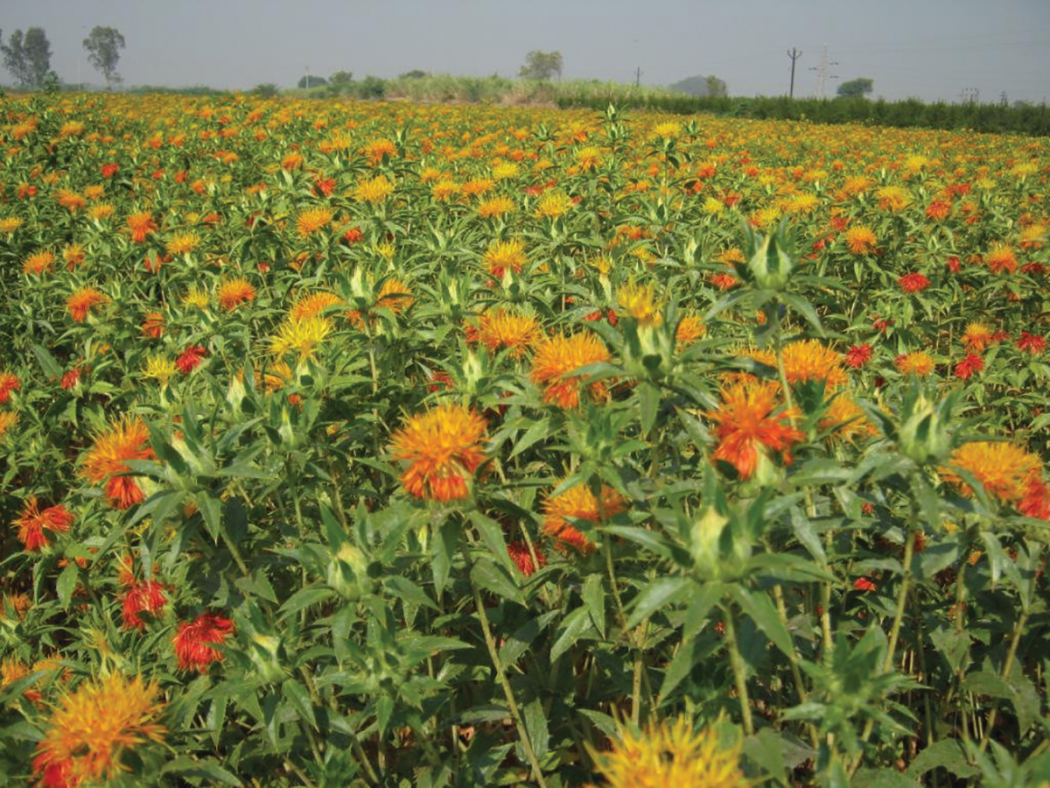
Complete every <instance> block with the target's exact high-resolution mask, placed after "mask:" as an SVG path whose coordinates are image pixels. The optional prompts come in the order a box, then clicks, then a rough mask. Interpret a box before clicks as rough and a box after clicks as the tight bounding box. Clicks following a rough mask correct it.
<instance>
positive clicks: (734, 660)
mask: <svg viewBox="0 0 1050 788" xmlns="http://www.w3.org/2000/svg"><path fill="white" fill-rule="evenodd" d="M722 612H723V613H725V626H726V638H725V639H726V648H727V649H729V664H730V666H731V667H732V668H733V680H734V682H735V683H736V694H737V695H738V696H739V697H740V714H741V716H742V717H743V720H744V733H745V734H746V735H747V736H754V735H755V722H754V720H753V719H752V718H751V701H750V699H749V698H748V694H747V675H746V674H745V672H744V660H743V659H742V658H741V656H740V649H739V648H738V647H737V643H736V627H735V626H734V624H733V611H732V609H731V608H730V607H729V605H728V604H726V605H723V606H722Z"/></svg>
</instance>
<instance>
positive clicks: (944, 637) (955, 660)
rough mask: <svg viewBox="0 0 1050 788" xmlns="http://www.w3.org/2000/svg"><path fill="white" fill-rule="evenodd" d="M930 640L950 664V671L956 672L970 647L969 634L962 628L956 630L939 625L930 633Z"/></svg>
mask: <svg viewBox="0 0 1050 788" xmlns="http://www.w3.org/2000/svg"><path fill="white" fill-rule="evenodd" d="M930 640H931V641H933V645H934V648H936V649H937V650H938V651H939V652H941V654H943V655H944V658H945V659H946V660H947V661H948V664H949V665H950V666H951V669H952V673H956V672H958V670H959V668H960V667H961V666H962V662H963V659H964V658H965V657H966V652H967V651H968V650H969V648H970V635H969V633H967V632H966V630H963V631H962V632H956V631H955V630H954V629H952V628H950V627H941V628H940V629H935V630H934V631H933V632H931V633H930Z"/></svg>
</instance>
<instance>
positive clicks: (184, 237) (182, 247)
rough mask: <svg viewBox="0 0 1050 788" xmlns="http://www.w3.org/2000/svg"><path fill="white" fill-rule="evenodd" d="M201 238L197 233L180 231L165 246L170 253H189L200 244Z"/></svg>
mask: <svg viewBox="0 0 1050 788" xmlns="http://www.w3.org/2000/svg"><path fill="white" fill-rule="evenodd" d="M200 242H201V239H200V236H198V235H197V234H196V233H179V234H178V235H175V236H173V237H172V238H171V240H169V241H168V243H167V246H166V247H165V248H166V249H167V250H168V254H171V255H179V254H189V253H190V252H192V251H193V250H194V249H196V248H197V246H198V245H199V244H200Z"/></svg>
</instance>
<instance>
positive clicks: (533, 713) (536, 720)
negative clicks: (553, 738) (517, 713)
mask: <svg viewBox="0 0 1050 788" xmlns="http://www.w3.org/2000/svg"><path fill="white" fill-rule="evenodd" d="M525 730H526V731H527V732H528V734H529V741H530V743H531V744H532V749H533V750H534V751H535V752H536V757H537V758H540V759H541V760H542V759H543V756H544V755H546V753H547V749H548V747H549V746H550V734H549V733H548V730H547V715H546V714H544V712H543V701H542V700H541V699H540V698H535V699H534V700H532V701H530V702H529V703H527V704H526V705H525Z"/></svg>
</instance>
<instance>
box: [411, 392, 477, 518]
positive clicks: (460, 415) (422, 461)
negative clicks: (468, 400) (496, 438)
mask: <svg viewBox="0 0 1050 788" xmlns="http://www.w3.org/2000/svg"><path fill="white" fill-rule="evenodd" d="M485 426H486V425H485V420H484V419H483V418H481V417H480V416H479V415H477V414H476V413H474V411H472V410H468V409H467V408H464V407H463V406H462V405H454V404H452V405H439V406H438V407H436V408H434V409H432V410H428V411H427V412H425V413H420V414H416V415H415V416H412V417H411V418H409V420H408V421H407V422H406V424H405V426H404V427H402V428H401V429H399V430H398V431H397V432H395V433H394V435H393V437H392V439H391V443H390V449H391V451H392V452H393V455H394V458H395V459H397V460H399V461H401V462H407V463H409V467H408V468H407V469H406V470H405V472H404V473H403V474H401V484H402V486H403V487H404V488H405V489H406V490H407V491H408V492H409V493H410V494H411V495H413V496H415V497H416V498H422V499H424V500H428V501H457V500H461V499H463V498H467V497H468V496H469V495H470V490H469V487H468V484H467V482H468V477H470V476H472V475H473V474H474V472H475V471H476V470H477V468H478V466H479V465H480V464H481V463H482V461H483V460H484V459H485V453H484V450H483V449H482V447H481V441H482V440H483V439H484V438H485Z"/></svg>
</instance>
